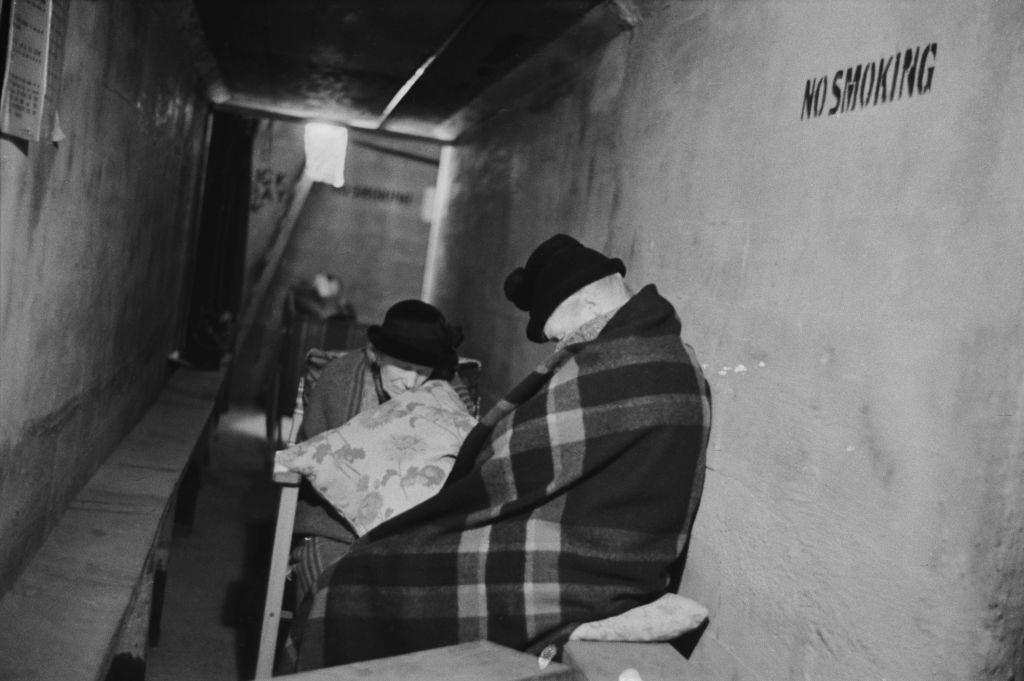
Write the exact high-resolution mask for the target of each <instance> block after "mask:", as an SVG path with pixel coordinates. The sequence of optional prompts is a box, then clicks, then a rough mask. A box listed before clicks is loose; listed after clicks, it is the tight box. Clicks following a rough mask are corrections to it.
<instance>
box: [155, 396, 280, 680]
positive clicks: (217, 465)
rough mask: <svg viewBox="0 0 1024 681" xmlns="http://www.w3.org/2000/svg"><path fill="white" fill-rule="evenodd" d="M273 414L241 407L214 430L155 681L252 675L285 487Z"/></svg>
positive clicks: (176, 550)
mask: <svg viewBox="0 0 1024 681" xmlns="http://www.w3.org/2000/svg"><path fill="white" fill-rule="evenodd" d="M269 451H270V448H269V447H268V444H267V440H266V437H265V426H264V417H263V413H262V412H261V411H257V410H256V409H254V408H247V407H239V406H233V407H232V408H231V409H230V410H229V411H228V412H227V413H225V414H223V415H222V416H221V419H220V424H219V426H218V429H217V433H216V436H215V438H214V444H213V447H212V450H211V456H210V462H209V465H208V466H207V467H205V468H204V469H203V471H202V484H201V486H200V488H199V496H198V502H197V504H196V513H195V520H194V524H193V527H192V529H191V531H190V532H184V531H181V530H182V528H181V527H180V526H179V527H178V529H179V531H178V532H177V536H175V538H174V542H173V544H172V546H171V557H170V564H169V566H168V570H167V586H166V592H165V594H166V595H165V601H164V605H163V614H162V617H161V626H160V637H159V643H158V645H157V646H156V647H154V648H152V649H151V650H150V653H149V658H148V661H147V670H146V678H147V680H148V681H193V680H195V681H237V680H239V679H251V678H252V674H253V670H254V668H255V659H256V647H257V644H258V641H259V618H260V616H261V613H262V607H263V588H264V580H265V572H266V568H267V566H266V563H267V561H268V560H269V558H268V557H269V555H270V554H269V548H270V543H271V540H272V534H273V521H274V513H275V511H276V504H277V497H276V490H275V489H274V488H273V486H272V484H271V483H270V482H269V476H268V475H267V473H266V468H265V462H266V461H267V459H268V457H269Z"/></svg>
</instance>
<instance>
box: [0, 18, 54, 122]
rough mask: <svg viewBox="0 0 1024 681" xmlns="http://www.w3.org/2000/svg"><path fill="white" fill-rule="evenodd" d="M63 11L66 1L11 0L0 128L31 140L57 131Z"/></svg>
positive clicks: (0, 96)
mask: <svg viewBox="0 0 1024 681" xmlns="http://www.w3.org/2000/svg"><path fill="white" fill-rule="evenodd" d="M67 10H68V3H67V0H12V2H11V26H10V32H9V34H8V36H7V61H6V68H5V69H4V80H3V91H2V92H0V132H4V133H6V134H8V135H13V136H15V137H21V138H24V139H27V140H33V141H39V140H40V139H43V140H46V139H54V138H56V137H58V136H59V130H58V128H57V125H56V115H57V101H58V100H59V98H60V78H61V70H62V67H63V62H64V35H65V31H66V29H67Z"/></svg>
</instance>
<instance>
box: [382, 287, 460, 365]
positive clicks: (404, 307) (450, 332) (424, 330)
mask: <svg viewBox="0 0 1024 681" xmlns="http://www.w3.org/2000/svg"><path fill="white" fill-rule="evenodd" d="M366 337H367V338H368V339H369V340H370V343H372V344H373V347H374V348H376V349H377V350H380V351H381V352H383V353H384V354H386V355H390V356H392V357H394V358H395V359H400V360H403V361H405V362H411V363H413V364H420V365H423V366H428V367H432V368H434V369H439V370H442V371H449V370H452V369H454V368H455V366H456V365H457V364H458V362H459V356H458V353H456V352H455V348H457V347H458V346H459V343H461V342H462V329H461V328H460V327H457V326H449V325H448V323H447V322H446V321H445V318H444V315H443V314H441V311H440V310H438V309H437V308H436V307H434V306H433V305H430V304H429V303H424V302H423V301H422V300H403V301H401V302H398V303H395V304H394V305H392V306H391V308H390V309H388V311H387V312H386V313H385V314H384V323H383V324H375V325H373V326H371V327H370V328H368V329H367V330H366Z"/></svg>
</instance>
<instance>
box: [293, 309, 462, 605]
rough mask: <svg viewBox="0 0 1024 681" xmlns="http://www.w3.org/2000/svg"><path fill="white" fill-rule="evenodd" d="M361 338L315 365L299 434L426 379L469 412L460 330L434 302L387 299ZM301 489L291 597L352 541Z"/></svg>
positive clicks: (341, 420)
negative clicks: (440, 383) (359, 344)
mask: <svg viewBox="0 0 1024 681" xmlns="http://www.w3.org/2000/svg"><path fill="white" fill-rule="evenodd" d="M366 336H367V340H368V341H369V342H368V343H367V345H366V347H365V348H363V349H362V350H355V351H352V352H348V353H345V354H344V355H341V356H340V357H338V358H337V359H334V360H332V361H331V362H329V363H328V364H327V365H326V366H325V367H324V368H323V371H322V373H321V374H320V377H319V379H318V380H317V382H316V386H315V387H314V389H313V390H312V391H311V393H310V395H309V402H308V405H307V406H306V408H305V413H304V415H303V419H302V425H301V426H300V427H299V439H300V440H306V439H308V438H311V437H313V436H314V435H318V434H320V433H322V432H324V431H326V430H330V429H332V428H337V427H339V426H341V425H343V424H345V423H347V422H348V421H349V420H350V419H352V418H353V417H354V416H355V415H356V414H358V413H360V412H362V411H364V410H366V409H372V408H374V407H377V406H379V405H381V404H382V403H384V402H386V401H387V400H389V399H391V398H392V397H396V396H398V395H400V394H402V393H404V392H405V391H407V390H414V389H415V388H418V387H420V386H421V385H423V384H424V383H425V382H426V381H427V380H428V379H431V378H435V379H442V380H447V381H450V382H451V383H452V387H454V388H455V389H456V391H457V392H458V393H459V395H460V396H461V397H462V398H463V400H464V401H466V403H467V407H468V408H469V409H470V410H472V408H473V405H472V404H471V402H470V398H469V392H468V390H467V389H466V387H465V385H464V384H463V383H462V382H461V381H460V380H459V378H458V376H457V374H456V373H455V368H456V367H457V366H458V362H459V356H458V353H457V352H456V351H455V349H456V348H457V347H458V346H459V344H460V343H461V342H462V330H461V329H460V328H459V327H457V326H451V325H449V324H448V322H447V321H446V320H445V318H444V315H443V314H441V311H440V310H438V309H437V308H436V307H434V306H433V305H430V304H428V303H425V302H423V301H421V300H403V301H401V302H398V303H395V304H394V305H392V306H391V308H389V309H388V311H387V312H386V313H385V315H384V321H383V322H382V323H381V324H376V325H374V326H371V327H370V328H369V329H367V331H366ZM305 491H306V492H308V493H306V494H302V495H301V496H300V499H299V506H298V509H297V511H296V516H295V530H294V532H295V534H297V535H300V536H305V537H306V541H304V542H303V543H302V545H301V546H300V547H299V550H298V554H299V555H298V556H297V558H298V570H297V573H298V582H297V598H298V599H299V601H301V598H302V595H303V594H304V593H305V591H306V590H307V589H308V588H309V587H310V586H312V584H313V583H315V581H316V578H317V576H319V574H320V572H322V571H323V568H324V567H325V566H327V565H330V564H331V563H332V562H333V561H334V560H336V559H338V558H339V557H341V556H342V555H344V554H345V553H346V552H347V551H348V548H349V546H350V545H351V544H352V542H353V541H354V540H355V533H354V532H353V531H352V529H351V528H350V527H349V525H348V523H346V522H345V521H344V520H342V519H341V517H340V516H339V515H338V514H337V513H336V512H335V511H334V509H332V508H331V507H330V505H329V504H327V503H325V502H324V501H323V500H322V499H321V498H320V497H319V495H317V494H316V493H315V492H312V491H311V490H305Z"/></svg>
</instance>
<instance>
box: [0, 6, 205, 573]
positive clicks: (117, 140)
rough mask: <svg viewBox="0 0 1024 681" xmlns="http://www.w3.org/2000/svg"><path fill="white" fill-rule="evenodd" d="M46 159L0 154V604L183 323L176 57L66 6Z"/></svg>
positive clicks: (161, 44)
mask: <svg viewBox="0 0 1024 681" xmlns="http://www.w3.org/2000/svg"><path fill="white" fill-rule="evenodd" d="M65 49H66V53H65V60H64V71H63V79H62V83H63V86H62V87H63V90H62V96H61V101H60V107H59V111H60V122H61V126H62V128H63V129H64V131H65V132H66V134H67V139H65V140H64V141H62V142H60V143H59V144H58V145H53V144H47V143H31V144H28V145H24V144H20V143H16V142H15V141H13V140H11V139H10V138H2V139H0V165H2V168H0V240H2V245H0V306H2V307H0V376H2V379H0V405H2V407H0V414H2V417H0V499H2V502H0V546H2V547H3V548H2V550H0V592H2V591H6V589H7V588H8V587H9V586H10V584H11V582H12V580H13V578H14V577H15V576H16V574H17V573H18V571H19V569H20V568H21V566H22V565H23V564H24V563H25V561H26V560H27V559H28V558H29V557H30V556H31V554H32V553H33V552H34V550H35V548H36V547H38V545H39V544H40V543H41V541H42V539H43V538H44V537H45V535H46V533H47V532H48V531H49V530H50V528H51V527H52V526H53V524H54V523H55V521H56V520H57V519H58V518H59V516H60V514H61V512H62V510H63V509H64V507H65V506H66V504H67V502H68V501H69V500H70V498H71V497H73V496H74V494H75V492H76V491H77V490H78V489H79V488H80V486H81V485H82V484H83V483H84V482H85V481H86V480H87V479H88V478H89V476H90V475H91V473H92V472H93V471H94V470H95V468H96V467H97V466H98V465H99V464H100V463H101V462H102V461H103V460H104V458H105V457H106V456H107V454H109V453H110V451H111V450H112V449H113V447H114V446H115V445H116V443H117V442H118V441H119V440H120V439H121V437H122V436H123V435H124V434H125V433H126V432H127V431H128V430H129V429H130V427H131V426H132V424H133V423H134V422H135V420H136V419H137V418H138V416H139V415H140V414H141V411H142V410H143V409H144V408H145V406H146V405H147V404H148V403H149V402H150V401H151V399H152V398H153V397H154V396H155V393H156V391H157V390H158V389H159V387H160V385H161V382H162V380H163V376H164V370H165V365H166V357H167V354H168V353H169V352H170V351H171V350H172V349H173V348H174V347H175V344H176V342H177V337H178V334H179V333H180V321H181V319H182V318H183V312H184V310H183V305H184V302H183V301H182V292H183V289H184V282H183V280H182V276H183V272H184V270H185V265H184V259H185V256H186V250H187V246H188V244H189V241H190V233H191V220H192V215H193V203H194V195H195V186H196V174H197V168H198V166H199V164H198V159H199V157H200V152H201V150H202V144H203V120H204V108H203V105H202V104H201V103H200V101H199V100H198V99H197V97H196V94H195V88H194V75H193V73H192V69H191V67H190V66H189V65H188V64H187V63H186V62H185V61H184V57H183V56H182V55H183V52H184V50H183V45H181V44H180V43H179V42H178V39H177V36H175V35H174V34H173V33H172V32H171V29H169V28H167V27H166V26H165V25H164V24H163V23H162V22H161V21H160V20H159V19H158V18H157V17H155V16H154V15H153V13H152V11H151V10H149V9H146V8H145V7H144V6H143V5H139V4H137V3H134V2H128V1H126V0H122V1H118V2H102V3H100V2H72V3H70V13H69V17H68V30H67V42H66V48H65Z"/></svg>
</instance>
